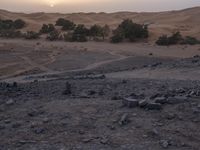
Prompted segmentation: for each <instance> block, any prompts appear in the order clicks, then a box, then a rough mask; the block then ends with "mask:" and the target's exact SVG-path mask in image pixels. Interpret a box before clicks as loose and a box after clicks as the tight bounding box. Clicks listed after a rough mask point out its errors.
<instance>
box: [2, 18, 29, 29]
mask: <svg viewBox="0 0 200 150" xmlns="http://www.w3.org/2000/svg"><path fill="white" fill-rule="evenodd" d="M25 24H26V23H25V22H24V21H23V20H21V19H17V20H15V21H13V20H9V19H8V20H0V30H11V29H12V30H16V29H21V28H23V27H24V26H25Z"/></svg>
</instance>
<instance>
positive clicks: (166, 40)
mask: <svg viewBox="0 0 200 150" xmlns="http://www.w3.org/2000/svg"><path fill="white" fill-rule="evenodd" d="M156 44H157V45H161V46H168V45H170V44H169V38H168V37H167V35H162V36H160V37H159V38H158V40H157V41H156Z"/></svg>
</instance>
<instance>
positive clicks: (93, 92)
mask: <svg viewBox="0 0 200 150" xmlns="http://www.w3.org/2000/svg"><path fill="white" fill-rule="evenodd" d="M95 94H96V91H94V90H89V91H88V95H95Z"/></svg>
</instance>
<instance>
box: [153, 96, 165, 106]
mask: <svg viewBox="0 0 200 150" xmlns="http://www.w3.org/2000/svg"><path fill="white" fill-rule="evenodd" d="M155 103H159V104H166V103H167V99H166V98H165V97H157V98H155Z"/></svg>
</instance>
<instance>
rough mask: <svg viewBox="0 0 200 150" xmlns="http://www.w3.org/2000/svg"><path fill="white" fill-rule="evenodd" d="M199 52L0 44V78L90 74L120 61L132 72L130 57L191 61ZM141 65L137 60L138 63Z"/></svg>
mask: <svg viewBox="0 0 200 150" xmlns="http://www.w3.org/2000/svg"><path fill="white" fill-rule="evenodd" d="M199 52H200V51H199V47H198V46H172V47H159V46H154V45H150V44H147V43H146V44H145V43H139V44H130V43H123V44H111V43H101V42H99V43H98V42H96V43H95V42H87V43H66V42H47V41H44V40H40V41H39V40H37V41H24V40H0V53H1V56H0V57H1V59H0V63H1V67H0V78H1V79H6V78H9V77H14V76H18V75H23V74H24V75H26V74H38V73H58V72H66V71H68V72H70V71H81V70H82V71H83V70H91V69H95V68H98V67H101V66H102V67H103V66H106V65H107V64H110V65H112V62H119V64H121V65H122V64H123V63H122V62H121V61H127V63H125V64H126V65H128V64H129V68H131V67H132V68H133V67H134V65H132V66H131V64H130V61H133V60H134V59H132V60H129V59H128V58H130V57H136V58H138V57H140V58H141V61H142V60H145V61H146V62H147V61H148V59H149V58H151V57H153V58H154V57H155V58H162V59H177V58H188V57H192V56H194V55H197V54H199ZM150 54H152V56H150ZM142 57H143V58H142ZM146 57H147V58H146ZM153 58H152V59H153ZM141 61H139V60H138V62H141ZM120 62H121V63H120ZM135 62H137V61H135ZM143 65H144V64H143ZM111 68H115V65H114V66H113V67H111Z"/></svg>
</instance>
